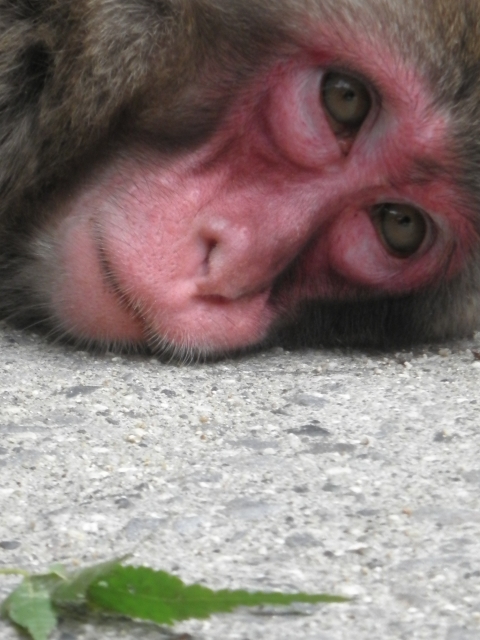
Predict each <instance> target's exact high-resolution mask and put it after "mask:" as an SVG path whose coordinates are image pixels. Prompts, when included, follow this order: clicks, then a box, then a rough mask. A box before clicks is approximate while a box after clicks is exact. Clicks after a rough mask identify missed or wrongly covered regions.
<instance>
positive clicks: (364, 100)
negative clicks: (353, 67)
mask: <svg viewBox="0 0 480 640" xmlns="http://www.w3.org/2000/svg"><path fill="white" fill-rule="evenodd" d="M322 100H323V105H324V108H325V110H326V112H327V114H328V115H329V116H330V118H331V121H332V125H333V128H334V131H335V133H341V132H343V131H345V130H347V131H352V130H353V131H356V130H357V129H359V128H360V127H361V125H362V124H363V122H364V121H365V118H366V117H367V116H368V114H369V113H370V109H371V107H372V98H371V96H370V92H369V91H368V89H367V87H366V86H365V84H364V83H363V82H361V81H360V80H358V79H357V78H354V77H353V76H349V75H347V74H344V73H339V72H336V71H331V72H330V73H327V74H326V75H325V78H324V81H323V84H322Z"/></svg>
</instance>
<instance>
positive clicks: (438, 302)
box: [0, 0, 480, 358]
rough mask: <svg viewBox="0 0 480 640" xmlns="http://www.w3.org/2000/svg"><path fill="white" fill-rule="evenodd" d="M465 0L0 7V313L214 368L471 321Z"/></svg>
mask: <svg viewBox="0 0 480 640" xmlns="http://www.w3.org/2000/svg"><path fill="white" fill-rule="evenodd" d="M479 233H480V5H479V4H478V2H477V1H476V0H458V1H457V2H451V1H450V0H429V1H428V2H418V0H401V1H400V0H362V1H359V0H275V2H271V1H270V0H0V315H1V316H2V317H3V318H6V319H7V320H8V321H9V322H12V323H15V324H17V325H19V326H30V327H33V326H39V327H42V328H43V329H44V330H45V331H46V332H47V334H49V335H50V336H52V337H54V338H61V339H67V340H72V341H73V342H74V343H76V344H78V345H82V346H87V347H95V348H106V349H142V348H148V349H151V350H152V351H153V352H155V353H171V354H175V355H177V356H178V355H180V356H181V357H196V358H200V357H210V356H212V357H214V356H217V355H224V354H228V353H232V352H237V351H241V350H245V349H249V348H255V347H258V346H259V345H260V346H262V345H268V344H271V343H272V342H275V341H276V340H285V341H287V342H288V341H291V342H292V343H294V344H302V345H303V344H311V345H322V344H331V343H334V344H345V345H348V344H354V345H357V344H359V345H365V344H368V345H379V346H383V345H391V344H404V343H409V342H414V341H422V340H439V339H440V340H441V339H446V338H451V337H456V336H466V335H469V334H471V333H472V332H473V331H475V330H476V329H477V328H478V326H479V324H480V320H479V318H480V313H479V312H480V255H479V251H480V241H479Z"/></svg>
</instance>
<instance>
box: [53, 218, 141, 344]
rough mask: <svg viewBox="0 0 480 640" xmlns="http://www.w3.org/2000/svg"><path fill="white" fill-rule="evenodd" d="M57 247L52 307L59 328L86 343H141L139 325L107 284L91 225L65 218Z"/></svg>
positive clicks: (86, 221) (82, 219)
mask: <svg viewBox="0 0 480 640" xmlns="http://www.w3.org/2000/svg"><path fill="white" fill-rule="evenodd" d="M58 244H59V247H60V263H61V265H62V267H61V270H60V272H59V274H58V276H57V283H56V285H57V286H56V287H55V289H54V291H53V293H52V306H53V312H54V316H55V317H56V318H57V321H58V322H59V324H60V326H61V327H62V329H63V330H64V331H65V332H66V333H67V334H69V335H71V336H73V337H74V338H79V339H81V340H85V341H88V342H100V343H118V344H128V343H132V342H135V343H136V342H140V341H143V333H144V330H143V325H142V323H141V322H140V321H139V319H138V318H137V317H136V316H135V314H134V313H133V312H132V311H131V309H130V308H129V307H128V306H127V304H123V302H122V297H121V295H117V294H116V293H115V292H114V289H115V288H114V285H113V283H112V282H110V283H109V282H108V281H107V276H106V272H105V268H104V265H102V264H101V260H100V257H99V255H98V250H97V247H96V246H95V242H94V232H93V229H92V224H91V223H90V222H89V221H88V220H87V219H85V218H82V217H81V218H78V219H77V218H67V219H66V220H64V221H63V223H62V225H61V226H60V230H59V243H58Z"/></svg>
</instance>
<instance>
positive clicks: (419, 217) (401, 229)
mask: <svg viewBox="0 0 480 640" xmlns="http://www.w3.org/2000/svg"><path fill="white" fill-rule="evenodd" d="M374 222H375V224H376V226H377V228H378V231H379V233H380V235H381V237H382V240H383V242H384V244H385V245H386V246H387V248H388V249H389V250H390V251H391V252H393V253H394V254H396V255H397V256H398V257H400V258H408V257H409V256H411V255H413V254H414V253H416V252H417V251H418V250H419V249H420V247H421V246H422V244H423V242H424V240H425V238H426V236H427V222H426V220H425V216H424V214H423V213H422V212H421V211H419V210H418V209H416V208H415V207H412V206H411V205H408V204H382V205H380V206H379V207H377V208H376V210H375V211H374Z"/></svg>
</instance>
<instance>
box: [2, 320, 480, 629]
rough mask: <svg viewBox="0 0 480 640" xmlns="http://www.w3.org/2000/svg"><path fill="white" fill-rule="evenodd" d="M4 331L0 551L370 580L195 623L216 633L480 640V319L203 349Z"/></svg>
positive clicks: (322, 580)
mask: <svg viewBox="0 0 480 640" xmlns="http://www.w3.org/2000/svg"><path fill="white" fill-rule="evenodd" d="M0 349H1V359H0V403H1V404H0V434H1V436H0V514H1V515H0V566H19V567H23V568H26V569H30V570H35V571H44V570H45V569H46V568H47V567H48V565H49V564H50V563H53V562H62V563H64V564H66V565H68V566H82V565H87V564H90V563H95V562H98V561H100V560H104V559H110V558H112V557H115V556H121V555H122V554H125V553H132V554H133V558H132V561H133V562H135V563H139V564H145V565H149V566H152V567H155V568H162V569H165V570H168V571H173V572H175V573H177V574H178V575H179V576H180V577H182V578H183V579H184V580H185V581H188V582H194V581H198V582H202V583H204V584H206V585H208V586H210V587H212V588H226V587H230V588H237V587H245V588H248V589H252V590H258V589H262V590H282V591H309V592H318V591H329V592H333V593H337V594H345V595H348V596H351V597H352V600H351V601H350V602H349V603H347V604H341V605H338V604H336V605H326V606H312V607H303V608H302V607H297V608H296V609H294V610H287V611H285V612H283V613H275V612H273V611H271V610H266V611H253V612H252V611H239V612H237V613H235V614H233V615H222V616H215V617H213V618H211V619H210V620H207V621H188V622H184V623H181V624H179V625H178V626H177V627H175V632H177V633H178V634H183V636H182V637H184V638H185V637H188V636H187V635H185V634H190V635H191V636H192V637H193V638H194V639H195V640H230V639H232V640H234V639H235V640H237V639H238V640H240V639H241V640H247V639H248V640H260V639H261V640H277V639H278V640H289V639H292V640H293V639H295V640H296V639H299V638H300V639H301V640H344V639H345V640H346V639H348V640H350V639H352V638H354V639H355V640H376V639H388V640H395V639H397V638H398V639H400V638H401V639H405V640H407V639H408V640H416V639H418V640H420V639H422V640H423V639H424V640H473V639H477V640H478V639H479V638H480V497H479V494H480V491H479V489H480V455H479V454H480V389H479V380H480V335H478V336H477V337H476V339H474V340H471V341H463V342H459V343H454V344H449V345H440V346H439V345H436V346H432V347H426V348H419V349H418V350H415V351H413V352H401V353H395V352H387V353H371V352H368V353H367V352H365V351H364V352H362V351H355V352H350V351H341V350H338V351H325V350H324V351H321V350H319V351H313V350H309V351H302V352H295V353H289V352H286V351H283V350H282V349H274V350H272V351H268V352H266V353H261V354H256V355H251V356H246V357H244V358H241V359H238V360H234V361H231V360H230V361H229V360H227V361H223V362H218V363H215V364H206V365H192V366H177V365H165V364H160V363H159V362H157V361H156V360H154V359H149V358H141V357H120V356H114V355H106V356H101V357H100V356H95V355H91V354H88V353H85V352H81V351H75V350H73V349H70V348H68V347H65V346H60V345H49V344H47V343H46V342H45V340H44V339H42V338H39V337H37V336H35V335H32V334H28V333H27V334H26V333H21V332H18V331H14V330H12V329H10V328H5V327H3V328H1V329H0ZM16 582H18V581H17V580H16V579H15V578H10V577H9V578H5V577H0V598H3V597H5V595H6V594H7V593H8V592H9V590H10V589H11V588H12V586H13V585H14V584H15V583H16ZM17 637H18V636H17V634H16V632H15V631H14V630H13V628H12V627H10V626H9V625H7V624H6V623H4V622H0V638H1V640H13V639H14V638H17ZM54 637H55V638H56V639H57V640H93V639H99V638H101V639H105V640H109V639H112V640H113V639H114V638H115V639H118V638H132V639H137V638H138V639H140V638H142V639H145V640H150V639H154V638H164V637H165V634H164V633H163V632H162V631H161V630H157V629H156V628H153V627H152V626H150V625H141V624H131V623H129V622H127V621H120V622H119V621H117V622H112V621H110V620H102V621H100V622H99V623H98V625H93V624H92V623H91V622H88V623H85V622H84V621H81V620H78V621H74V622H65V623H63V624H62V625H61V628H60V630H59V632H58V633H56V634H55V636H54Z"/></svg>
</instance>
